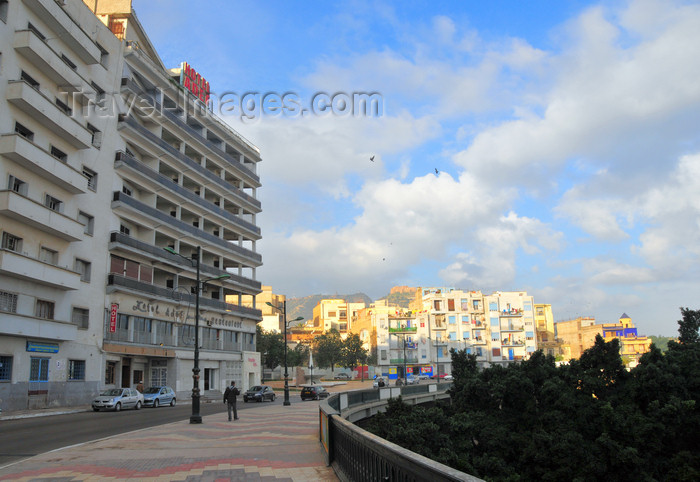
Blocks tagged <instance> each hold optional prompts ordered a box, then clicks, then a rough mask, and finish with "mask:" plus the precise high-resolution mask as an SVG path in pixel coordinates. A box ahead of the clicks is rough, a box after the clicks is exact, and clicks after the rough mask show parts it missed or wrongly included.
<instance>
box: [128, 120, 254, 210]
mask: <svg viewBox="0 0 700 482" xmlns="http://www.w3.org/2000/svg"><path fill="white" fill-rule="evenodd" d="M119 123H120V125H121V126H125V127H128V128H129V129H131V130H133V131H134V132H135V133H136V134H138V135H139V136H141V137H143V138H144V139H146V140H147V141H149V142H150V143H152V144H153V145H155V146H156V147H158V148H160V149H162V150H164V151H165V152H167V153H168V155H170V156H171V157H172V158H174V159H177V160H178V161H180V162H182V163H183V164H185V165H186V166H187V167H188V168H189V169H190V170H191V171H194V172H196V173H197V174H199V175H200V176H202V177H204V178H206V179H207V180H208V181H210V182H213V183H214V184H217V185H218V186H219V187H221V188H223V189H225V190H226V191H227V192H229V193H231V194H233V195H235V196H237V197H239V198H240V199H241V200H242V201H245V202H247V205H248V209H250V210H257V211H258V212H259V211H260V209H261V204H260V201H259V200H257V199H255V198H254V197H253V196H250V195H248V194H246V193H244V192H243V191H241V190H240V189H238V187H236V186H234V185H233V184H231V183H229V182H227V181H226V180H225V179H222V178H220V177H219V176H217V175H216V174H214V173H213V172H211V171H210V170H208V169H207V168H205V167H204V166H202V165H201V164H199V163H197V162H195V161H193V160H192V159H190V158H189V157H187V156H186V155H185V154H183V153H181V152H180V151H179V150H177V149H175V148H174V147H173V146H171V145H170V144H168V143H167V142H166V141H164V140H163V139H161V138H160V137H158V136H157V135H155V134H153V133H152V132H151V131H149V130H148V129H146V128H145V127H143V126H142V125H140V124H139V123H138V122H136V120H134V119H132V118H131V117H126V116H120V117H119Z"/></svg>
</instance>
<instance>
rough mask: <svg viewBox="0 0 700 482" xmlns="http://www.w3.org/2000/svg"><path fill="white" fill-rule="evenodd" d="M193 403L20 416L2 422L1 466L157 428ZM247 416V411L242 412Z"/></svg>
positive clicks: (218, 408)
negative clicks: (59, 450)
mask: <svg viewBox="0 0 700 482" xmlns="http://www.w3.org/2000/svg"><path fill="white" fill-rule="evenodd" d="M290 401H291V402H292V403H301V398H300V397H299V395H298V394H293V395H292V396H291V397H290ZM282 402H283V396H282V393H278V396H277V400H275V401H274V402H263V404H264V405H271V404H274V405H281V404H282ZM256 406H257V407H259V406H260V404H259V403H243V400H241V399H240V398H239V400H238V410H239V411H240V410H245V409H246V408H249V407H256ZM225 411H226V405H225V404H224V403H223V401H221V402H218V403H217V402H211V403H202V404H201V406H200V414H201V415H202V416H206V415H211V414H214V413H219V412H225ZM191 414H192V405H190V404H178V405H176V406H175V407H159V408H142V409H141V410H122V411H121V412H93V411H92V410H90V411H88V412H78V413H69V414H63V415H52V416H46V417H32V418H20V419H15V420H3V421H1V422H0V467H4V466H6V465H8V464H11V463H13V462H17V461H19V460H22V459H25V458H28V457H33V456H34V455H38V454H42V453H45V452H49V451H51V450H56V449H59V448H62V447H67V446H70V445H75V444H79V443H84V442H90V441H92V440H99V439H102V438H105V437H109V436H112V435H117V434H120V433H124V432H131V431H133V430H140V429H143V428H148V427H154V426H157V425H163V424H166V423H171V422H177V421H180V420H188V419H189V417H190V415H191ZM241 416H244V414H241Z"/></svg>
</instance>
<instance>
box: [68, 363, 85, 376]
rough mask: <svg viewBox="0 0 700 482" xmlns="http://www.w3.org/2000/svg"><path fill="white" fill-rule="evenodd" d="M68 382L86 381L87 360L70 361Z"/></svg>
mask: <svg viewBox="0 0 700 482" xmlns="http://www.w3.org/2000/svg"><path fill="white" fill-rule="evenodd" d="M68 380H85V360H68Z"/></svg>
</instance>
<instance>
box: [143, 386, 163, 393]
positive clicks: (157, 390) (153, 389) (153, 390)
mask: <svg viewBox="0 0 700 482" xmlns="http://www.w3.org/2000/svg"><path fill="white" fill-rule="evenodd" d="M143 393H160V387H148V388H147V389H146V391H145V392H143Z"/></svg>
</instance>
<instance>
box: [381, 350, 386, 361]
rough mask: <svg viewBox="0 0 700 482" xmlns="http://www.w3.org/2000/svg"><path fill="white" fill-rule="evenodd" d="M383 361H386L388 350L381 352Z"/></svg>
mask: <svg viewBox="0 0 700 482" xmlns="http://www.w3.org/2000/svg"><path fill="white" fill-rule="evenodd" d="M381 355H382V356H381V358H382V360H386V350H381Z"/></svg>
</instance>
